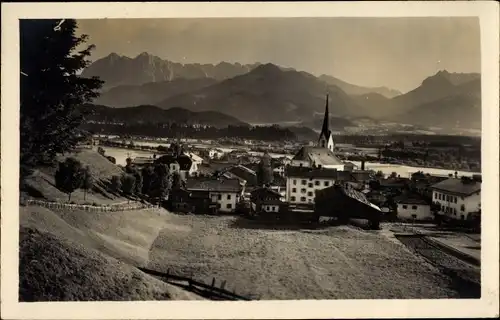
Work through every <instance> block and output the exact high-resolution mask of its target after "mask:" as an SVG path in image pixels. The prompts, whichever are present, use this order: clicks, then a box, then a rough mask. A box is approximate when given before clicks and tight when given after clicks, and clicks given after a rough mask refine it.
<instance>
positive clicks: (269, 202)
mask: <svg viewBox="0 0 500 320" xmlns="http://www.w3.org/2000/svg"><path fill="white" fill-rule="evenodd" d="M261 204H263V205H266V204H267V205H281V204H284V202H283V201H281V200H279V199H269V200H263V201H262V202H261Z"/></svg>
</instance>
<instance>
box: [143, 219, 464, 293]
mask: <svg viewBox="0 0 500 320" xmlns="http://www.w3.org/2000/svg"><path fill="white" fill-rule="evenodd" d="M233 223H234V218H230V217H225V218H222V217H216V218H208V217H201V216H176V215H172V214H170V215H169V218H168V225H167V226H168V227H167V228H165V229H164V230H162V231H161V232H160V236H159V237H158V239H157V240H156V241H155V243H154V245H153V248H152V251H151V253H150V265H149V268H152V269H157V270H166V269H167V268H171V270H173V271H175V272H179V273H182V274H190V273H193V274H194V275H195V277H197V278H199V279H200V280H204V281H210V280H211V279H212V277H215V278H216V279H218V280H226V281H227V287H229V288H230V289H234V290H235V291H236V292H238V293H242V294H244V293H247V292H250V293H252V294H254V295H256V296H259V297H260V298H261V299H361V298H366V299H383V298H388V299H390V298H399V299H408V298H453V297H458V294H457V292H456V291H455V289H453V288H452V287H451V283H450V281H449V279H448V278H446V277H445V276H443V275H441V274H440V272H439V271H438V270H437V269H436V268H434V267H433V266H431V265H430V264H428V263H427V262H425V261H424V260H423V259H422V258H421V257H419V256H417V255H415V254H413V253H412V252H410V251H409V250H408V249H407V248H406V247H405V246H404V245H402V244H401V243H399V242H398V241H396V240H394V239H392V240H391V239H390V238H388V237H387V236H385V235H383V234H380V233H377V232H365V231H361V230H357V229H354V228H351V227H332V228H328V229H326V230H322V231H309V232H307V231H287V230H281V231H277V230H259V229H245V228H236V227H233V226H232V224H233ZM187 248H188V250H186V249H187Z"/></svg>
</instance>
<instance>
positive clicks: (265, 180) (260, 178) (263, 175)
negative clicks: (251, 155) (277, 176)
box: [257, 153, 274, 186]
mask: <svg viewBox="0 0 500 320" xmlns="http://www.w3.org/2000/svg"><path fill="white" fill-rule="evenodd" d="M273 178H274V174H273V167H272V164H271V157H270V156H269V154H267V153H266V154H265V155H264V156H263V157H262V159H261V161H260V162H259V165H258V167H257V182H258V184H259V186H263V185H269V184H271V183H272V182H273Z"/></svg>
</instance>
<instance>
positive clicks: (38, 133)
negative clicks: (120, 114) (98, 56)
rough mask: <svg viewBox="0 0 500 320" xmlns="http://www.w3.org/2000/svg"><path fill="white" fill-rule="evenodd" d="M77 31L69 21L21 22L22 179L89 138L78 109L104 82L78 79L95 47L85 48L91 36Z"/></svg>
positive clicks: (22, 20)
mask: <svg viewBox="0 0 500 320" xmlns="http://www.w3.org/2000/svg"><path fill="white" fill-rule="evenodd" d="M76 29H77V24H76V21H75V20H71V19H64V20H50V19H38V20H31V19H21V20H20V69H21V70H20V71H21V84H20V85H21V86H20V89H21V101H20V134H21V136H20V164H21V175H22V176H24V175H26V174H27V173H29V171H30V168H32V167H33V166H36V165H38V164H40V163H43V162H48V161H52V160H53V159H54V158H55V156H56V155H57V154H58V153H64V152H68V151H70V150H71V149H73V147H74V146H75V145H76V143H77V142H78V141H79V140H80V139H84V138H85V133H84V132H83V131H82V130H79V125H80V124H81V122H82V120H83V117H84V114H82V112H81V111H78V110H79V109H77V108H78V107H79V106H81V105H82V104H84V103H88V102H91V101H92V100H93V99H94V98H96V97H97V96H98V90H99V89H100V87H101V86H102V83H103V82H102V81H100V80H99V79H97V78H91V79H88V78H82V77H80V76H78V74H77V73H78V72H79V71H80V70H82V69H83V68H85V67H86V66H87V65H88V64H89V63H90V61H89V60H87V57H88V56H89V55H90V52H91V50H92V49H93V48H94V46H92V45H89V46H87V47H83V45H84V44H85V42H86V41H87V39H88V37H87V36H86V35H81V36H77V35H76Z"/></svg>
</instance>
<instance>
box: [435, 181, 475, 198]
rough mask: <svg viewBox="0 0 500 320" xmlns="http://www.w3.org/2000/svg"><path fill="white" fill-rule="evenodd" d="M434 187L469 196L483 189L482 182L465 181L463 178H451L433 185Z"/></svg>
mask: <svg viewBox="0 0 500 320" xmlns="http://www.w3.org/2000/svg"><path fill="white" fill-rule="evenodd" d="M432 189H435V190H440V191H445V192H449V193H454V194H459V195H464V196H468V195H471V194H473V193H475V192H478V191H481V183H480V182H477V181H473V180H471V181H467V182H464V181H462V179H457V178H449V179H446V180H443V181H441V182H438V183H436V184H434V185H432Z"/></svg>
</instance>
